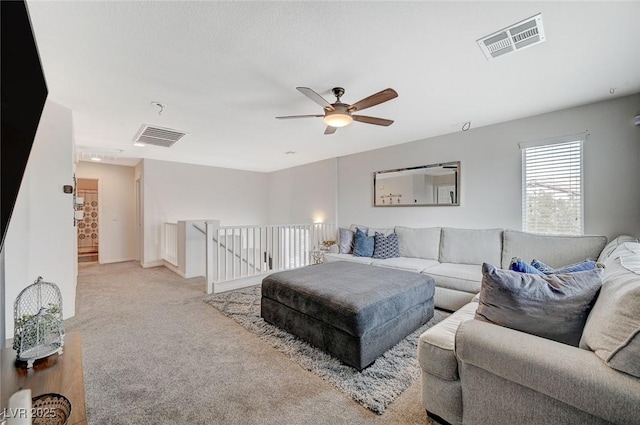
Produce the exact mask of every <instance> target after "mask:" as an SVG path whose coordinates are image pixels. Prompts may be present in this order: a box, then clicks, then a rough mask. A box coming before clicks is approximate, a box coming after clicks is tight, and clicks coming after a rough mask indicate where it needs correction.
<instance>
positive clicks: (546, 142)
mask: <svg viewBox="0 0 640 425" xmlns="http://www.w3.org/2000/svg"><path fill="white" fill-rule="evenodd" d="M587 136H588V133H587V132H584V133H578V134H570V135H566V136H560V137H554V138H551V139H543V140H535V141H530V142H521V143H518V146H519V147H520V150H521V161H522V168H521V173H522V175H521V191H522V193H521V207H522V213H521V220H522V223H521V228H522V231H524V232H531V231H532V230H530V229H527V217H528V204H527V158H526V156H527V150H528V149H531V148H538V147H543V146H544V147H547V146H552V145H559V144H568V143H575V142H579V154H580V206H579V214H580V216H579V221H580V224H579V232H578V233H556V232H553V233H551V232H549V233H547V232H545V233H543V234H549V235H563V236H582V235H584V227H585V215H584V144H585V142H586V140H587ZM536 231H537V232H538V233H542V232H540V231H539V230H538V229H536Z"/></svg>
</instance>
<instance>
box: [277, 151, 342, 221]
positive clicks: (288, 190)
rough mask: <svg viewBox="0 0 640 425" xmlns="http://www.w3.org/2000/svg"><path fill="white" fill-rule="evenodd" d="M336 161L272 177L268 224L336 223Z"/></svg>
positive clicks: (280, 172) (315, 164)
mask: <svg viewBox="0 0 640 425" xmlns="http://www.w3.org/2000/svg"><path fill="white" fill-rule="evenodd" d="M337 167H338V160H337V158H332V159H328V160H324V161H318V162H314V163H311V164H306V165H301V166H299V167H293V168H289V169H286V170H281V171H276V172H273V173H270V174H269V215H268V218H269V223H270V224H281V223H290V224H298V223H313V222H324V223H334V224H335V223H336V222H337V221H336V220H337V200H336V190H337Z"/></svg>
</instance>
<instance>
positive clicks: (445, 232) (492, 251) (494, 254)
mask: <svg viewBox="0 0 640 425" xmlns="http://www.w3.org/2000/svg"><path fill="white" fill-rule="evenodd" d="M501 252H502V229H453V228H450V227H443V228H442V237H441V238H440V257H439V261H440V262H441V263H457V264H477V265H481V264H482V263H492V264H500V259H501ZM518 256H519V255H518V254H515V255H512V256H511V257H518ZM511 257H509V259H511ZM508 266H509V264H508V263H507V267H508Z"/></svg>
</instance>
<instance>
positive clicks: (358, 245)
mask: <svg viewBox="0 0 640 425" xmlns="http://www.w3.org/2000/svg"><path fill="white" fill-rule="evenodd" d="M374 245H375V241H374V237H373V236H367V234H366V233H364V232H363V231H362V230H360V229H359V228H358V229H356V241H355V243H354V245H353V255H355V256H356V257H371V256H372V255H373V247H374Z"/></svg>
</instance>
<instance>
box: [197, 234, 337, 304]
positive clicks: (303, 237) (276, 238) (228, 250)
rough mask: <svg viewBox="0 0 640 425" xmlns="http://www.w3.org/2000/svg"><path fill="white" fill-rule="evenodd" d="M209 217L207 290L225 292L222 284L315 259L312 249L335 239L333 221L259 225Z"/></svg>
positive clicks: (308, 262)
mask: <svg viewBox="0 0 640 425" xmlns="http://www.w3.org/2000/svg"><path fill="white" fill-rule="evenodd" d="M218 223H219V222H218V221H207V222H206V223H205V232H206V240H207V248H206V251H207V252H206V257H207V268H206V269H207V276H206V278H207V293H209V294H211V293H216V292H221V291H222V290H224V288H223V287H222V286H221V285H219V284H220V283H222V282H227V281H231V280H236V279H242V278H246V277H251V276H257V275H263V274H266V273H271V272H275V271H280V270H288V269H293V268H298V267H303V266H307V265H309V264H311V263H312V254H311V252H312V250H313V249H315V248H316V247H318V246H319V245H321V244H322V242H324V241H325V240H333V239H335V227H334V226H333V224H329V223H308V224H281V225H258V226H219V225H218Z"/></svg>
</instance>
